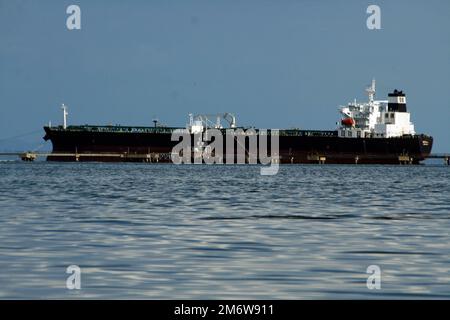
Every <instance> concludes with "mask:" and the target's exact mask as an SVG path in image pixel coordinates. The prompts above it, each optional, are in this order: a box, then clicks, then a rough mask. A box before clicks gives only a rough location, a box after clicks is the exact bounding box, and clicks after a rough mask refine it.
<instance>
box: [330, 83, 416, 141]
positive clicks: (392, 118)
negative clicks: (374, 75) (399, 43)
mask: <svg viewBox="0 0 450 320" xmlns="http://www.w3.org/2000/svg"><path fill="white" fill-rule="evenodd" d="M366 92H367V94H368V96H369V101H368V102H363V103H357V102H356V101H354V102H353V103H349V104H348V105H347V106H341V107H339V111H340V113H341V114H342V116H343V117H342V119H341V122H340V125H339V127H338V135H339V137H342V138H368V137H373V138H391V137H401V136H403V135H414V134H415V131H414V124H413V123H412V122H411V119H410V114H409V112H407V109H406V97H405V94H404V93H403V92H402V91H398V90H394V92H392V93H389V95H388V100H374V97H375V80H372V84H371V86H370V87H368V88H367V89H366Z"/></svg>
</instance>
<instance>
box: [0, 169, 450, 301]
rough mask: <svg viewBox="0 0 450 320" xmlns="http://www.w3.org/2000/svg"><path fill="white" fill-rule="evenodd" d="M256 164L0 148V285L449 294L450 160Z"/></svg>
mask: <svg viewBox="0 0 450 320" xmlns="http://www.w3.org/2000/svg"><path fill="white" fill-rule="evenodd" d="M259 173H260V168H259V167H258V166H238V165H236V166H208V165H199V166H196V165H183V166H176V165H170V164H165V165H164V164H161V165H155V164H150V165H149V164H100V163H90V164H89V163H46V162H35V163H22V162H19V161H16V162H0V270H1V271H0V298H3V299H10V298H19V299H22V298H33V299H34V298H39V299H40V298H51V299H52V298H63V299H66V298H107V299H109V298H124V299H129V298H137V299H165V298H167V299H170V298H172V299H210V298H237V299H239V298H245V299H259V298H261V299H263V298H264V299H266V298H267V299H271V298H273V299H278V298H287V299H312V298H331V299H346V298H362V299H367V298H447V299H448V298H450V235H449V234H450V196H449V195H450V187H449V182H450V167H448V166H442V165H426V166H356V165H353V166H333V165H284V166H281V167H280V171H279V173H278V174H277V175H275V176H261V175H260V174H259ZM69 265H78V266H79V267H80V268H81V290H68V289H67V288H66V279H67V277H68V276H69V275H68V274H66V268H67V267H68V266H69ZM369 265H377V266H379V267H380V269H381V289H379V290H376V289H374V290H369V289H368V288H367V286H366V280H367V277H368V274H367V273H366V269H367V267H368V266H369Z"/></svg>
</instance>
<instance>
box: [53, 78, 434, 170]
mask: <svg viewBox="0 0 450 320" xmlns="http://www.w3.org/2000/svg"><path fill="white" fill-rule="evenodd" d="M366 92H367V94H368V98H369V99H368V101H367V102H362V103H357V102H356V101H354V102H352V103H349V104H347V105H345V106H341V107H339V112H340V121H339V122H338V123H337V128H336V129H335V130H329V131H325V130H300V129H284V130H275V129H271V130H262V129H255V128H244V127H238V126H237V125H236V118H235V116H234V115H232V114H230V113H224V114H216V115H195V116H194V115H190V120H189V123H188V124H187V125H186V127H167V126H163V125H161V124H159V123H158V121H157V120H154V125H153V126H148V127H137V126H112V125H108V126H97V125H70V126H68V125H67V114H68V113H67V108H66V107H65V106H64V105H63V107H62V108H63V115H64V117H63V125H60V126H51V125H48V126H45V127H44V130H45V133H46V134H45V137H44V139H45V140H50V141H51V142H52V145H53V150H52V153H51V154H50V155H49V156H48V157H47V160H48V161H105V162H106V161H123V162H125V161H139V162H172V161H173V159H174V147H176V145H177V144H178V143H179V141H178V140H176V139H175V141H173V140H174V139H173V134H174V133H177V132H178V133H180V132H182V133H184V134H187V135H190V136H192V137H194V136H195V137H197V138H194V139H192V142H190V146H189V148H188V149H186V148H184V149H182V152H181V153H179V151H177V155H182V156H184V157H185V158H184V159H188V161H185V162H190V161H189V160H194V159H195V157H196V155H198V154H199V153H200V154H204V153H205V151H206V150H208V148H209V147H210V146H209V145H208V144H207V143H206V142H205V141H203V140H202V139H201V138H200V140H199V139H198V137H199V136H200V137H202V136H205V135H207V134H208V132H211V130H212V129H215V130H216V131H217V130H218V132H220V133H221V134H223V136H224V137H225V136H226V135H229V134H231V135H232V136H233V138H232V139H228V138H227V139H225V138H224V139H223V142H221V144H223V148H221V149H222V150H227V151H226V152H228V150H234V151H231V152H232V153H233V154H231V155H230V154H225V156H224V157H223V161H220V163H235V161H236V159H237V158H238V157H239V155H238V152H237V151H236V150H239V149H240V150H244V156H245V157H244V163H252V161H251V160H256V161H257V162H258V161H259V158H258V148H260V144H259V143H257V144H256V148H254V147H252V146H251V145H250V144H251V142H250V141H251V135H254V134H255V133H256V134H261V133H263V134H264V135H266V136H267V137H272V136H273V135H276V136H277V139H278V140H277V141H278V143H277V144H278V145H277V150H276V151H270V152H271V155H272V156H273V155H274V154H276V159H277V160H276V161H278V162H279V163H327V164H328V163H331V164H419V163H420V162H421V161H423V160H424V159H425V158H426V157H427V156H428V155H429V154H430V152H431V148H432V145H433V138H432V137H431V136H429V135H425V134H416V132H415V129H414V124H413V123H412V122H411V119H410V113H409V112H408V111H407V107H406V96H405V94H404V93H403V92H402V91H399V90H394V91H393V92H392V93H389V94H388V100H374V97H375V80H373V81H372V84H371V86H369V87H368V88H367V89H366ZM221 120H222V121H223V120H226V122H228V127H227V128H224V127H223V126H222V125H221ZM246 132H247V133H248V132H251V134H247V133H246ZM239 135H244V139H243V140H242V139H238V136H239ZM245 137H246V138H245ZM269 140H270V139H269ZM239 141H241V143H240V142H239ZM268 146H269V148H270V146H271V142H270V141H269V143H268ZM186 150H188V151H186ZM210 151H211V150H210ZM183 152H184V154H183ZM214 152H215V151H214V150H213V151H212V153H209V154H210V155H214ZM226 152H225V153H226ZM230 159H231V160H230ZM220 160H222V159H220Z"/></svg>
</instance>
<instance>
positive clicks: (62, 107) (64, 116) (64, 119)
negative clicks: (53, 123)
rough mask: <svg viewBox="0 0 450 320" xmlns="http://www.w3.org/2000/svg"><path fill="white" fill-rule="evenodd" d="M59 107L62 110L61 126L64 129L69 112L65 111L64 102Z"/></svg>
mask: <svg viewBox="0 0 450 320" xmlns="http://www.w3.org/2000/svg"><path fill="white" fill-rule="evenodd" d="M61 109H62V110H63V128H64V129H66V128H67V115H68V114H69V112H67V106H66V105H64V103H63V104H62V106H61Z"/></svg>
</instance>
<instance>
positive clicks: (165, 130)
mask: <svg viewBox="0 0 450 320" xmlns="http://www.w3.org/2000/svg"><path fill="white" fill-rule="evenodd" d="M47 128H49V129H50V130H51V131H57V132H58V131H59V132H92V133H96V132H101V133H105V132H111V133H159V134H172V133H173V132H174V131H176V130H186V128H180V127H136V126H93V125H80V126H68V127H67V128H66V129H64V128H63V126H57V127H47ZM248 129H253V130H255V131H256V132H259V131H260V129H255V128H250V127H248V128H245V127H239V128H235V129H231V130H248ZM220 130H221V131H222V132H223V133H225V132H226V130H229V129H220ZM261 130H262V129H261ZM272 130H274V129H267V131H266V132H267V134H269V135H270V134H271V133H272ZM278 134H279V135H280V136H300V137H304V136H308V137H335V136H337V131H326V130H323V131H322V130H300V129H282V130H278Z"/></svg>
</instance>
